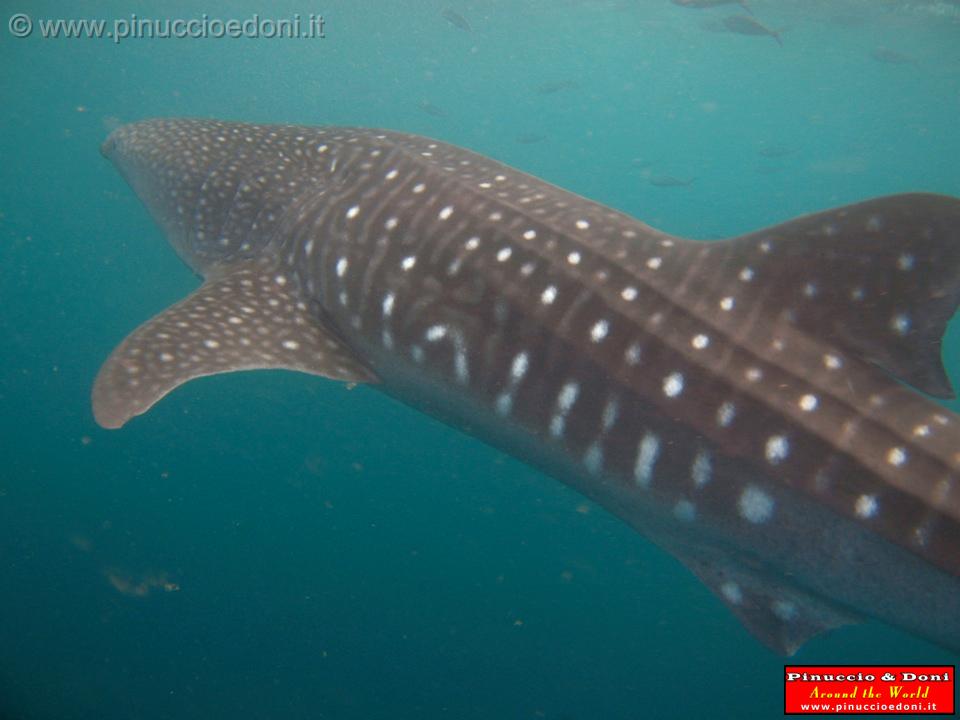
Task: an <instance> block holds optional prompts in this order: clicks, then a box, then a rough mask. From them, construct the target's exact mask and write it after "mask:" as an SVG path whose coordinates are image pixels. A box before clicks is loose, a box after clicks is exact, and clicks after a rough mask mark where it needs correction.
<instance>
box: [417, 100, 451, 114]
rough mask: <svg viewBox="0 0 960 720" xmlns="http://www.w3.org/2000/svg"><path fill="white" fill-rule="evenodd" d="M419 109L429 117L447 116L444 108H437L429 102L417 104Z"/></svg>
mask: <svg viewBox="0 0 960 720" xmlns="http://www.w3.org/2000/svg"><path fill="white" fill-rule="evenodd" d="M417 107H418V108H420V109H421V110H423V111H424V112H425V113H426V114H427V115H433V116H434V117H444V116H445V115H446V113H445V112H444V111H443V109H442V108H439V107H437V106H436V105H434V104H433V103H432V102H430V101H429V100H421V101H420V102H418V103H417Z"/></svg>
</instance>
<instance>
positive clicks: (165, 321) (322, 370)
mask: <svg viewBox="0 0 960 720" xmlns="http://www.w3.org/2000/svg"><path fill="white" fill-rule="evenodd" d="M294 286H295V281H294V278H292V277H290V276H289V275H285V274H284V273H283V272H271V271H270V270H269V268H267V269H265V268H264V267H263V266H253V265H251V266H245V267H239V268H232V269H230V270H229V271H228V272H226V273H224V274H221V275H219V276H217V277H215V278H212V279H210V280H208V281H207V282H205V283H204V284H203V285H202V286H201V287H200V288H199V289H198V290H197V291H196V292H194V293H193V294H191V295H190V296H188V297H187V298H185V299H184V300H182V301H181V302H179V303H177V304H176V305H173V306H171V307H169V308H167V309H166V310H164V311H163V312H162V313H160V314H159V315H157V316H156V317H154V318H151V319H150V320H148V321H147V322H145V323H144V324H143V325H141V326H140V327H138V328H137V329H136V330H134V331H133V332H132V333H130V335H128V336H127V337H126V339H124V341H123V342H122V343H120V345H119V346H118V347H117V348H116V349H115V350H114V351H113V352H112V353H111V354H110V357H108V358H107V360H106V362H105V363H104V364H103V367H102V368H101V369H100V372H99V374H98V375H97V379H96V382H95V383H94V386H93V413H94V416H95V418H96V420H97V422H98V423H99V424H100V425H102V426H103V427H106V428H117V427H120V426H121V425H123V424H124V423H125V422H126V421H127V420H129V419H130V418H131V417H133V416H134V415H139V414H141V413H143V412H146V411H147V410H148V409H149V408H150V407H152V406H153V405H154V404H155V403H156V402H157V401H158V400H160V399H161V398H162V397H163V396H164V395H166V394H167V393H169V392H170V391H171V390H173V389H174V388H176V387H178V386H179V385H182V384H183V383H185V382H187V381H188V380H192V379H194V378H198V377H203V376H206V375H218V374H220V373H227V372H234V371H237V370H255V369H286V370H299V371H300V372H305V373H311V374H314V375H322V376H323V377H328V378H332V379H334V380H343V381H350V382H371V381H373V380H375V377H374V375H373V373H372V372H371V371H369V370H368V369H367V368H366V367H364V366H363V364H362V363H360V362H359V361H358V360H356V358H355V357H354V355H353V353H352V352H351V351H350V349H349V348H347V347H346V346H345V345H344V344H343V343H342V341H341V340H339V339H338V337H337V336H336V335H335V334H334V333H333V332H332V331H331V330H330V329H328V328H326V327H324V326H323V325H322V324H321V323H320V322H319V321H318V320H317V319H316V318H315V317H313V316H312V315H311V314H309V313H308V312H307V306H306V305H305V304H304V303H303V302H302V301H300V300H299V298H298V297H297V294H296V291H295V289H294Z"/></svg>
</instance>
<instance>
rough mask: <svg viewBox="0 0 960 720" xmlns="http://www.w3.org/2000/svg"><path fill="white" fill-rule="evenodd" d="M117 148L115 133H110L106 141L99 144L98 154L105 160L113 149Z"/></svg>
mask: <svg viewBox="0 0 960 720" xmlns="http://www.w3.org/2000/svg"><path fill="white" fill-rule="evenodd" d="M116 146H117V139H116V133H110V134H109V135H108V136H107V139H106V140H104V141H103V142H102V143H101V144H100V154H101V155H103V156H104V157H105V158H107V159H109V158H110V153H112V152H113V149H114V148H115V147H116Z"/></svg>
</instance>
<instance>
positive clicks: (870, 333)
mask: <svg viewBox="0 0 960 720" xmlns="http://www.w3.org/2000/svg"><path fill="white" fill-rule="evenodd" d="M710 253H711V255H712V257H711V260H712V261H713V262H714V267H715V268H716V272H715V280H714V282H716V284H717V286H718V287H721V286H726V287H734V288H736V295H737V302H741V301H742V302H743V303H747V304H752V303H756V304H757V305H758V306H763V307H764V308H765V309H766V310H767V311H768V312H772V313H775V314H776V313H779V315H780V316H781V317H782V319H784V320H785V321H787V322H789V323H791V324H793V325H795V326H797V327H799V328H801V329H802V330H803V331H804V332H807V333H809V334H810V335H813V336H816V337H818V338H821V339H824V340H826V341H828V342H829V343H830V344H831V345H834V346H836V347H837V348H839V349H843V350H846V351H848V352H850V353H851V354H854V355H858V356H860V357H862V358H864V359H865V360H867V361H869V362H872V363H874V364H875V365H878V366H879V367H881V368H883V369H884V370H885V371H887V372H888V373H890V374H891V375H893V376H894V377H896V378H897V379H899V380H901V381H903V382H905V383H907V384H909V385H912V386H913V387H915V388H917V389H918V390H921V391H923V392H925V393H927V394H929V395H933V396H935V397H940V398H951V397H953V389H952V387H951V385H950V381H949V379H948V378H947V374H946V372H945V371H944V368H943V364H942V363H941V359H940V351H941V342H942V337H943V333H944V331H945V329H946V325H947V322H948V321H949V320H950V318H951V317H952V316H953V314H954V313H955V311H956V309H957V304H958V302H960V199H957V198H953V197H948V196H944V195H933V194H927V193H912V194H903V195H891V196H888V197H882V198H876V199H873V200H868V201H866V202H862V203H857V204H855V205H848V206H845V207H840V208H836V209H834V210H827V211H825V212H820V213H816V214H813V215H806V216H803V217H800V218H797V219H794V220H790V221H788V222H785V223H783V224H781V225H775V226H773V227H770V228H766V229H764V230H760V231H758V232H754V233H750V234H748V235H744V236H742V237H739V238H734V239H732V240H730V241H727V242H719V243H716V244H715V246H713V247H711V248H710Z"/></svg>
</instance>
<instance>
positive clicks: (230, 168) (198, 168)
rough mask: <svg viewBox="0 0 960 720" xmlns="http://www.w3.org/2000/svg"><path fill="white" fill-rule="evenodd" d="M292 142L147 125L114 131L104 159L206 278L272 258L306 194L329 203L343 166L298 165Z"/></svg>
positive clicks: (264, 133)
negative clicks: (285, 221) (282, 223)
mask: <svg viewBox="0 0 960 720" xmlns="http://www.w3.org/2000/svg"><path fill="white" fill-rule="evenodd" d="M289 135H290V133H288V132H284V129H283V128H278V127H277V126H272V127H271V128H265V127H261V126H256V125H246V126H243V125H238V124H236V123H225V122H218V121H213V120H195V119H158V120H146V121H143V122H138V123H133V124H130V125H124V126H122V127H120V128H118V129H116V130H114V131H113V132H112V133H111V134H110V136H109V137H108V138H107V140H106V141H105V142H104V143H103V145H102V146H101V148H100V151H101V153H102V154H103V155H104V157H106V158H107V159H109V160H110V161H111V162H112V163H113V164H114V165H115V166H116V168H117V169H118V170H119V171H120V173H121V175H123V177H124V179H126V181H127V182H128V183H129V184H130V186H131V187H132V188H133V189H134V191H135V192H136V193H137V195H138V196H139V197H140V199H141V200H142V202H143V203H144V205H145V206H146V207H147V209H148V210H149V211H150V214H151V215H152V216H153V218H154V219H155V220H156V222H157V223H158V224H159V225H160V227H161V228H162V229H163V230H164V232H165V234H166V235H167V237H168V239H169V240H170V243H171V244H172V245H173V246H174V248H175V249H176V250H177V252H178V253H179V254H180V256H181V257H182V258H183V259H184V260H185V261H186V262H187V264H188V265H190V267H191V268H193V270H195V271H197V272H199V273H201V274H206V273H207V271H208V270H210V269H211V268H215V267H218V266H223V265H227V264H231V263H234V262H237V261H241V260H244V259H251V258H254V257H258V256H262V255H264V254H265V253H268V252H270V251H271V249H273V246H274V245H275V244H276V243H278V242H280V236H281V234H280V233H278V230H279V219H280V218H281V217H282V216H283V214H284V213H285V212H286V211H287V210H288V208H289V207H290V206H291V204H292V203H294V202H295V201H296V199H297V197H298V196H299V195H300V194H301V193H302V192H303V191H304V189H305V188H308V189H309V193H310V197H311V199H312V200H314V201H316V200H317V198H318V197H322V196H323V194H324V192H325V186H326V184H327V183H328V182H329V177H330V175H331V174H332V172H333V171H335V170H336V165H335V164H334V165H333V166H332V167H331V166H330V165H329V164H327V165H324V164H318V163H315V162H312V163H307V162H306V160H305V159H304V160H302V161H301V162H300V163H299V164H298V155H297V154H296V153H294V152H287V151H286V150H287V149H288V148H286V146H287V145H288V144H289V143H290V142H292V141H294V140H295V137H288V136H289ZM301 140H302V139H301ZM315 145H316V147H314V150H316V149H317V147H323V145H322V143H319V142H318V143H315ZM299 157H300V158H305V155H303V153H302V151H301V155H300V156H299Z"/></svg>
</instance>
